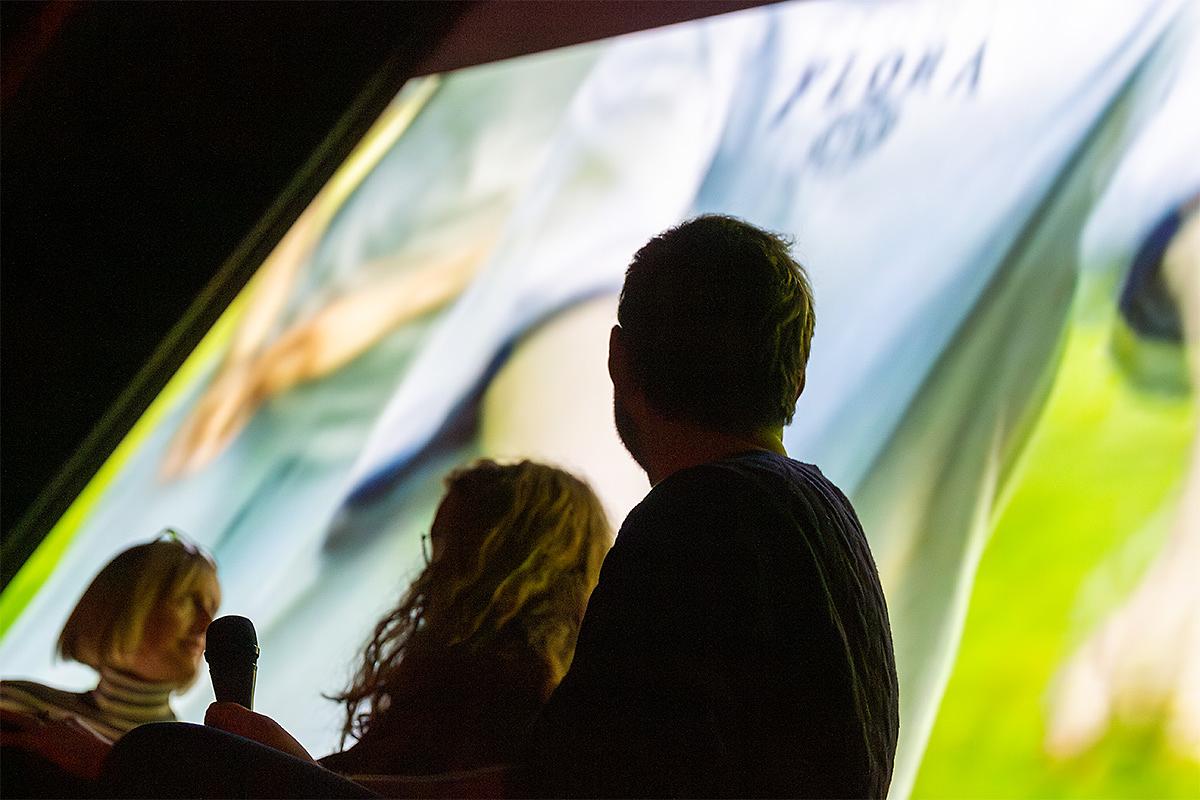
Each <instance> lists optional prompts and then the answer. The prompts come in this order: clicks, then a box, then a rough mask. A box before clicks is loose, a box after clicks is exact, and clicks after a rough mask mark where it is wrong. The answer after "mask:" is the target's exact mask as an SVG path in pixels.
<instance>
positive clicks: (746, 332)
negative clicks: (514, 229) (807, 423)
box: [617, 214, 815, 434]
mask: <svg viewBox="0 0 1200 800" xmlns="http://www.w3.org/2000/svg"><path fill="white" fill-rule="evenodd" d="M790 248H791V242H790V241H789V240H787V239H786V238H784V237H782V236H779V235H777V234H774V233H771V232H769V231H765V230H762V229H760V228H756V227H754V226H753V225H750V224H749V223H747V222H743V221H742V220H739V219H736V218H734V217H727V216H720V215H715V214H714V215H705V216H701V217H697V218H695V219H692V220H689V221H687V222H684V223H683V224H681V225H679V226H677V227H674V228H671V229H670V230H668V231H666V232H664V233H662V234H660V235H658V236H656V237H654V238H653V239H651V240H650V241H649V243H647V244H646V245H645V246H644V247H643V248H642V249H641V250H639V251H638V252H637V254H636V255H635V256H634V257H633V261H632V263H631V264H630V265H629V270H628V271H627V272H626V274H625V287H624V289H622V291H621V301H620V306H619V307H618V310H617V321H618V322H619V324H620V326H621V330H622V341H623V342H624V343H625V346H626V350H627V352H628V353H629V358H630V366H631V369H632V371H633V376H634V379H635V381H637V383H638V385H639V387H640V388H641V389H642V391H643V392H644V393H645V395H646V399H647V400H648V401H649V403H650V405H651V406H652V407H653V408H654V409H655V410H656V411H658V412H659V413H661V414H663V415H664V416H667V417H674V418H678V419H684V420H687V421H690V422H692V423H695V424H699V425H703V426H705V427H709V428H712V429H714V430H719V431H723V432H727V433H737V434H744V433H751V432H754V431H759V430H762V429H763V428H768V427H776V426H781V425H786V424H788V423H789V422H791V421H792V414H793V412H794V411H795V407H796V398H797V397H798V396H799V395H800V392H801V391H802V390H803V388H804V370H805V367H806V365H807V364H808V352H809V345H810V342H811V340H812V334H813V323H814V321H815V314H814V311H813V297H812V287H811V286H810V284H809V281H808V276H807V275H806V274H805V272H804V268H803V267H801V266H800V264H799V263H797V262H796V260H795V259H793V258H792V255H791V252H790Z"/></svg>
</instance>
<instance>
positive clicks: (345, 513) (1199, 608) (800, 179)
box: [0, 2, 1200, 797]
mask: <svg viewBox="0 0 1200 800" xmlns="http://www.w3.org/2000/svg"><path fill="white" fill-rule="evenodd" d="M1196 13H1197V11H1196V9H1195V8H1194V7H1193V6H1192V5H1190V4H1187V3H1182V2H1157V3H1137V4H1135V3H1116V2H1114V3H1110V4H1105V3H1100V4H1097V3H1094V2H1066V3H1055V4H1049V7H1047V4H1041V3H997V4H994V5H993V4H982V3H958V2H925V3H906V2H901V3H888V4H881V5H878V6H868V5H864V4H859V3H839V2H800V3H782V4H776V5H771V6H766V7H761V8H757V9H753V10H750V11H744V12H739V13H737V14H730V15H725V16H721V17H714V18H710V19H705V20H700V21H696V22H692V23H687V24H684V25H678V26H673V27H670V28H665V29H661V30H656V31H648V32H644V33H641V34H636V35H632V36H627V37H622V38H620V39H615V40H611V41H607V42H600V43H595V44H590V45H584V46H579V47H575V48H570V49H565V50H561V51H556V52H551V53H544V54H539V55H535V56H529V57H525V58H522V59H517V60H513V61H511V62H505V63H499V64H493V65H485V66H482V67H476V68H472V69H469V70H463V71H460V72H456V73H451V74H447V75H442V76H434V77H429V78H421V79H417V80H414V81H412V82H410V84H408V85H407V86H406V87H404V89H403V91H401V93H400V94H399V96H398V97H397V98H396V100H395V101H394V102H393V104H392V105H391V106H390V107H389V109H388V110H387V111H386V112H385V114H384V115H383V117H381V119H380V120H378V121H377V122H376V124H375V125H374V126H373V128H372V129H371V131H370V132H369V133H368V135H367V137H366V138H365V139H364V140H363V141H362V142H361V143H360V145H359V146H358V147H357V149H356V150H355V152H354V154H353V155H352V157H351V158H350V159H349V160H348V161H347V162H346V164H344V165H343V166H342V167H341V169H340V170H339V171H338V173H337V174H336V176H335V177H334V179H333V180H332V181H331V182H330V183H329V184H328V185H327V186H326V187H325V188H324V189H323V190H322V191H321V192H320V193H319V194H318V196H317V197H316V198H315V199H314V200H313V202H312V204H311V205H310V206H309V207H308V208H307V210H306V211H305V212H304V213H303V214H302V215H301V217H300V219H299V220H298V221H297V223H296V224H295V226H294V227H293V228H292V229H291V230H290V231H289V232H288V233H287V235H286V236H285V237H284V238H283V239H282V240H281V241H280V242H279V244H278V246H277V247H276V248H275V249H274V251H273V252H272V253H271V255H270V256H269V257H268V259H267V260H266V262H265V263H264V264H263V265H262V267H261V268H260V269H259V271H258V273H257V274H256V276H255V277H254V279H253V280H252V281H251V282H250V284H249V285H248V286H247V287H246V289H245V291H244V292H243V293H242V294H241V295H240V296H239V297H238V299H237V300H236V301H235V303H234V304H233V305H232V306H231V307H230V309H229V310H228V311H227V312H226V314H225V315H224V316H223V317H222V319H221V321H220V322H219V323H218V324H217V326H216V327H214V329H213V330H212V331H210V332H209V333H208V335H207V336H206V337H205V339H204V340H203V341H202V343H201V345H200V346H199V347H198V349H197V350H196V351H195V353H194V354H193V355H192V356H191V358H190V359H189V360H188V362H187V363H186V364H185V366H184V367H183V369H182V370H181V371H180V372H179V373H178V374H177V375H176V376H175V377H174V379H173V380H172V382H171V383H170V385H169V386H168V387H167V389H166V390H165V391H164V393H163V394H162V396H160V397H159V398H158V400H157V401H156V402H155V404H154V405H153V406H152V407H151V409H150V410H149V411H148V413H147V414H146V416H145V417H144V418H143V419H142V420H141V421H140V422H139V423H138V424H137V425H136V426H135V428H134V429H133V430H132V431H131V432H130V434H129V436H128V437H127V438H126V440H125V441H124V442H123V443H122V445H121V446H120V447H119V448H118V450H117V451H116V452H115V453H114V454H113V456H112V457H111V459H110V460H109V462H108V463H107V464H106V465H105V466H104V467H103V468H102V469H101V471H100V472H99V474H98V475H97V477H96V479H95V480H94V481H93V483H92V484H91V485H90V486H89V487H88V488H87V489H86V490H85V492H84V493H83V494H82V495H81V496H80V498H79V499H78V500H77V501H76V503H75V504H74V505H73V506H72V508H71V510H70V511H69V512H68V513H67V515H66V516H64V518H63V519H62V520H61V521H60V522H59V524H58V525H57V526H56V527H55V529H54V530H53V531H52V532H51V533H50V535H49V536H48V537H47V539H46V540H45V542H44V543H43V545H42V546H41V548H40V549H39V550H38V552H37V553H36V554H35V555H34V556H33V558H31V559H30V561H29V562H28V563H27V564H26V565H25V567H24V568H23V570H22V572H21V573H20V574H19V575H18V576H17V578H16V579H15V580H14V581H13V582H12V584H10V586H8V587H7V588H6V590H5V592H4V595H3V597H2V598H0V609H2V610H3V615H2V622H3V626H4V628H3V639H2V640H0V664H2V666H3V672H4V674H5V675H6V676H9V675H11V676H13V677H18V676H19V677H31V678H37V679H39V680H43V681H46V682H49V683H53V684H56V685H62V686H75V685H78V686H83V685H84V680H83V679H81V678H80V677H79V674H80V673H78V672H77V671H76V670H75V668H74V667H72V666H71V665H63V664H54V663H53V662H52V661H51V653H52V651H53V642H54V639H55V637H56V635H57V631H58V628H59V626H60V625H61V623H62V620H63V619H65V617H66V614H67V613H68V612H69V611H70V609H71V607H72V606H73V604H74V602H75V600H76V599H77V597H78V594H79V592H80V591H82V588H83V586H84V585H85V584H86V581H87V579H88V578H89V577H90V575H91V574H92V573H94V571H95V569H96V568H97V566H98V565H99V564H102V563H103V562H104V561H105V560H107V559H108V558H109V557H111V556H112V555H113V554H114V553H115V552H117V551H119V550H121V549H122V548H123V547H125V546H127V545H128V544H130V543H133V542H135V541H138V540H143V539H145V538H147V537H149V536H151V535H153V534H154V533H155V532H156V531H158V530H159V529H161V528H163V527H166V526H171V527H175V528H179V529H182V530H184V531H186V532H187V533H188V534H189V535H190V536H191V537H192V538H193V539H195V540H196V541H197V542H199V543H202V544H204V545H205V546H207V547H208V548H210V549H211V550H212V552H213V553H214V555H215V557H216V559H217V561H218V563H219V565H220V569H221V580H222V586H223V607H222V613H237V614H244V615H246V616H249V617H251V618H252V619H253V620H254V621H255V623H256V625H257V627H258V630H259V638H260V642H261V646H262V656H261V660H260V663H259V675H260V679H259V688H258V694H257V697H256V705H257V707H258V708H259V709H260V710H263V711H264V712H266V713H268V714H270V715H271V716H273V717H274V718H275V719H277V720H278V721H279V722H280V723H281V724H283V725H284V727H286V728H287V729H288V730H289V731H291V732H293V733H294V734H295V735H296V736H297V737H298V738H299V739H300V740H301V741H302V742H303V743H304V744H305V745H306V746H307V747H308V748H309V749H310V750H311V751H313V752H321V753H324V752H329V751H330V750H331V749H334V747H335V746H336V744H337V740H338V735H339V733H340V731H341V727H342V725H341V723H342V719H341V718H340V716H339V715H340V714H341V710H340V708H339V707H338V706H337V705H336V704H335V703H332V702H329V701H327V700H324V699H323V698H322V697H321V694H322V693H326V694H332V693H336V692H337V691H339V690H341V689H343V688H345V686H346V682H347V680H348V678H349V674H350V670H351V667H352V655H351V654H353V653H354V652H355V651H356V649H357V648H358V647H359V646H360V645H361V644H362V643H363V641H364V640H365V639H366V638H367V636H368V634H369V632H370V627H371V625H372V623H373V622H374V621H375V620H376V619H377V618H378V617H379V616H380V615H381V613H382V612H384V611H386V610H387V609H389V608H391V607H392V606H394V604H395V602H396V600H397V598H398V597H399V596H400V594H401V593H402V592H403V590H404V589H405V587H406V586H407V583H408V581H409V580H411V578H412V577H414V576H415V575H416V574H417V572H419V570H420V567H421V566H422V564H423V561H422V557H421V550H420V541H421V536H422V534H424V533H426V532H427V531H428V526H429V524H430V520H431V518H432V515H433V510H434V507H435V506H436V504H437V501H438V499H439V497H440V495H441V491H442V486H441V482H440V481H441V477H442V476H443V475H444V474H445V473H446V472H447V471H448V470H449V469H451V468H452V467H454V466H457V465H460V464H461V463H463V462H465V461H468V460H470V459H471V458H474V457H477V456H489V457H494V458H500V459H507V458H518V457H530V458H536V459H539V460H543V461H547V462H551V463H555V464H559V465H561V466H563V467H565V468H567V469H570V470H572V471H574V472H576V473H578V474H580V475H582V476H584V477H585V478H587V479H588V481H589V482H590V483H591V484H592V486H593V487H594V488H595V489H596V491H597V494H598V495H599V496H600V498H601V500H602V502H603V503H604V505H605V507H606V509H607V511H608V513H609V515H610V517H611V518H612V520H613V522H614V527H615V526H616V525H617V524H619V522H620V520H621V518H622V517H623V516H624V514H625V513H626V512H627V511H628V510H629V508H630V507H632V505H633V504H634V503H636V502H637V501H638V500H639V499H640V497H641V496H642V495H643V494H644V493H645V491H646V490H647V489H648V485H647V483H646V480H645V477H644V475H643V474H642V473H640V471H639V470H638V469H637V467H636V466H635V465H634V464H633V462H632V460H631V459H629V457H628V456H627V455H626V454H625V452H624V450H623V449H622V448H621V446H620V444H619V443H618V440H617V437H616V433H615V431H614V430H613V426H612V421H611V416H612V410H611V388H610V386H609V384H608V378H607V373H606V367H605V357H606V348H607V341H608V330H609V328H610V326H611V325H612V323H613V322H614V320H615V308H616V298H617V293H618V292H619V290H620V286H621V280H622V277H623V270H624V267H625V265H626V264H627V263H628V260H629V258H630V256H631V255H632V254H633V252H634V251H635V250H636V249H637V248H638V247H639V246H640V245H641V244H643V243H644V242H645V241H646V240H647V239H648V238H649V237H650V236H652V235H653V234H655V233H657V232H659V231H661V230H662V229H664V228H666V227H669V226H670V225H672V224H674V223H676V222H678V221H680V220H683V219H686V218H688V217H690V216H693V215H696V214H699V213H706V212H719V213H726V214H732V215H735V216H738V217H742V218H744V219H747V220H748V221H750V222H753V223H755V224H757V225H760V226H763V227H767V228H770V229H773V230H776V231H780V232H783V233H786V234H788V235H789V236H792V237H793V238H794V239H795V242H796V244H795V253H796V255H797V257H798V259H799V260H800V261H801V262H802V263H804V264H805V265H806V267H807V268H808V270H809V273H810V275H811V278H812V282H813V285H814V290H815V294H816V302H817V320H818V321H817V327H816V335H815V338H814V342H813V351H812V359H811V361H810V364H809V371H808V378H807V388H806V389H805V392H804V394H803V396H802V397H801V399H800V402H799V404H798V406H797V412H796V415H795V419H794V422H793V423H792V425H791V426H790V427H789V428H788V429H787V431H786V432H785V443H786V445H787V448H788V451H789V453H790V454H791V455H792V456H793V457H794V458H798V459H800V460H802V461H809V462H813V463H816V464H818V465H820V466H821V468H822V470H823V471H824V472H825V473H826V474H827V475H828V476H829V477H830V478H831V479H832V480H833V481H835V482H836V483H837V484H838V485H839V486H841V487H842V488H843V489H844V490H845V491H846V492H847V493H848V494H849V496H850V497H851V499H852V501H853V503H854V505H855V508H856V509H857V511H858V513H859V516H860V518H861V519H862V522H863V527H864V530H865V531H866V532H867V535H868V538H869V539H870V541H871V545H872V549H873V552H874V554H875V558H876V561H877V563H878V565H879V568H880V573H881V577H882V579H883V583H884V587H885V590H886V592H887V597H888V603H889V610H890V615H891V619H892V624H893V633H894V637H895V643H896V656H897V667H898V671H899V676H900V688H901V741H900V750H899V753H898V756H897V766H896V774H895V779H894V783H893V789H892V796H893V797H903V796H906V795H908V794H912V795H914V796H927V797H951V796H955V797H959V796H964V795H970V796H1046V795H1056V796H1095V795H1097V794H1103V795H1108V796H1131V795H1137V794H1155V795H1161V796H1172V795H1174V796H1182V795H1188V794H1192V793H1194V786H1195V785H1196V783H1195V781H1196V778H1197V777H1200V776H1198V771H1200V767H1198V766H1197V765H1198V764H1200V593H1198V592H1197V591H1196V589H1195V579H1194V576H1193V573H1194V571H1195V569H1194V566H1190V565H1194V564H1195V563H1196V561H1197V557H1198V554H1200V449H1197V448H1200V443H1198V442H1200V440H1198V439H1197V437H1196V430H1197V416H1196V403H1195V399H1194V394H1193V393H1192V391H1191V389H1190V387H1192V386H1195V385H1197V380H1198V379H1200V345H1198V342H1200V221H1198V220H1200V213H1198V209H1197V197H1198V196H1200V159H1197V158H1196V157H1195V152H1194V151H1195V143H1196V142H1198V141H1200V112H1198V111H1197V109H1200V96H1198V94H1200V88H1198V87H1200V35H1198V33H1197V28H1196ZM210 697H211V696H210V693H209V690H208V687H207V686H205V685H204V684H203V682H202V683H201V684H200V685H198V686H197V687H196V688H195V689H194V690H193V691H192V694H190V695H189V696H188V697H187V698H186V701H185V703H184V704H183V705H182V706H181V707H180V710H181V711H182V714H181V716H182V717H183V718H185V719H193V720H197V719H199V718H200V717H201V716H202V714H203V709H204V707H205V705H206V704H207V702H208V701H209V699H210Z"/></svg>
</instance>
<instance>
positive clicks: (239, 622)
mask: <svg viewBox="0 0 1200 800" xmlns="http://www.w3.org/2000/svg"><path fill="white" fill-rule="evenodd" d="M204 660H205V661H207V662H208V663H209V664H212V663H213V662H214V661H222V662H223V661H229V660H235V661H249V662H250V663H252V664H253V663H255V662H257V661H258V636H257V635H256V634H255V632H254V623H253V622H251V621H250V620H248V619H246V618H245V617H239V616H237V615H235V614H230V615H229V616H226V617H220V618H218V619H214V620H213V621H212V622H210V623H209V624H208V631H207V633H205V636H204Z"/></svg>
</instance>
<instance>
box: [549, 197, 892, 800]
mask: <svg viewBox="0 0 1200 800" xmlns="http://www.w3.org/2000/svg"><path fill="white" fill-rule="evenodd" d="M617 319H618V324H617V325H616V326H615V327H614V328H613V329H612V333H611V336H610V340H609V372H610V374H611V376H612V381H613V406H614V415H615V418H616V425H617V430H618V432H619V434H620V436H621V439H622V441H623V442H624V443H625V445H626V447H627V448H628V450H629V452H630V453H631V454H632V455H633V457H634V459H635V460H636V461H637V462H638V464H639V465H641V467H642V468H643V469H645V471H646V473H647V475H648V476H649V479H650V483H651V485H652V487H653V488H652V489H651V490H650V493H649V494H648V495H647V496H646V498H645V499H644V500H643V501H642V502H641V503H640V504H639V505H638V506H637V507H635V508H634V509H633V511H631V512H630V514H629V516H628V517H627V518H626V520H625V523H624V524H623V525H622V527H621V530H620V532H619V534H618V536H617V540H616V544H615V545H614V546H613V548H612V551H611V552H610V553H609V554H608V557H607V558H606V560H605V564H604V571H603V573H602V575H601V577H600V581H599V584H598V585H597V587H596V590H595V592H594V593H593V594H592V597H591V601H590V603H589V605H588V609H587V615H586V616H585V617H584V620H583V625H582V627H581V629H580V632H579V641H578V646H577V648H576V651H575V658H574V661H573V663H572V665H571V669H570V670H569V672H568V673H567V675H566V677H565V678H564V679H563V681H562V683H561V684H560V685H559V687H558V689H557V690H556V691H555V692H554V695H553V696H552V697H551V699H550V701H549V703H548V704H547V706H546V708H545V709H544V711H543V714H542V717H541V719H540V721H539V723H538V726H537V729H536V733H535V735H534V745H533V748H532V751H531V755H530V757H531V761H532V770H531V777H532V779H533V780H534V786H533V788H534V789H535V790H536V791H538V792H540V793H543V794H545V796H551V797H561V796H581V797H647V796H650V797H652V796H658V797H668V796H675V797H681V796H687V797H709V796H737V797H754V796H775V797H884V796H885V795H886V794H887V790H888V785H889V781H890V779H891V774H892V764H893V759H894V756H895V751H896V737H897V732H898V726H899V720H898V710H897V700H898V691H897V684H896V670H895V662H894V658H893V652H892V640H891V632H890V626H889V623H888V615H887V609H886V606H885V603H884V597H883V592H882V589H881V586H880V583H879V578H878V574H877V571H876V568H875V563H874V560H873V559H872V557H871V553H870V550H869V549H868V546H867V540H866V538H865V537H864V534H863V531H862V528H861V526H860V525H859V522H858V519H857V517H856V515H855V513H854V510H853V508H851V506H850V503H849V501H848V500H847V499H846V497H845V496H844V495H843V494H842V492H840V491H839V490H838V489H837V487H835V486H834V485H833V484H832V483H830V481H829V480H828V479H826V478H825V477H824V476H823V475H822V474H821V472H820V471H819V470H818V469H817V468H816V467H815V466H812V465H810V464H804V463H801V462H798V461H793V460H792V459H790V458H788V456H787V454H786V452H785V450H784V447H783V438H782V435H783V428H784V426H785V425H787V424H788V423H789V422H790V421H791V419H792V416H793V412H794V407H795V404H796V400H797V399H798V397H799V395H800V392H801V390H802V389H803V388H804V376H805V366H806V363H807V360H808V353H809V344H810V340H811V337H812V332H813V320H814V313H813V306H812V292H811V289H810V287H809V282H808V279H807V276H806V275H805V273H804V270H803V269H802V268H801V266H800V265H799V264H797V263H796V262H795V261H794V260H793V258H792V256H791V255H790V253H789V244H788V243H787V242H786V241H784V240H782V239H781V238H779V237H778V236H776V235H774V234H771V233H768V232H765V231H762V230H759V229H758V228H755V227H753V226H751V225H749V224H747V223H745V222H742V221H740V220H737V219H733V218H730V217H722V216H704V217H699V218H697V219H694V220H692V221H690V222H686V223H684V224H682V225H680V226H678V227H676V228H674V229H672V230H669V231H667V232H665V233H663V234H661V235H660V236H658V237H656V238H654V239H652V240H651V241H650V242H649V243H648V244H647V245H646V246H645V247H643V248H642V249H641V250H640V251H639V252H638V253H637V254H636V255H635V256H634V258H633V261H632V263H631V265H630V267H629V270H628V272H627V273H626V278H625V286H624V289H623V291H622V293H621V298H620V305H619V310H618V317H617Z"/></svg>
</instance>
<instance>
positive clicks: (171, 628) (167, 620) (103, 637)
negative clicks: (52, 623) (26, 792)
mask: <svg viewBox="0 0 1200 800" xmlns="http://www.w3.org/2000/svg"><path fill="white" fill-rule="evenodd" d="M220 602H221V589H220V585H219V584H218V582H217V569H216V565H215V564H214V563H213V560H212V558H211V557H209V556H208V555H207V554H206V553H205V552H204V551H202V550H200V549H198V548H197V547H195V546H193V545H191V544H189V543H187V542H185V541H184V540H182V539H180V538H179V537H178V536H177V535H176V534H175V533H174V532H168V533H166V534H164V535H163V536H162V537H160V538H158V539H156V540H155V541H152V542H148V543H146V544H141V545H137V546H136V547H131V548H129V549H128V550H125V551H124V552H122V553H120V554H118V555H117V556H116V557H115V558H114V559H113V560H112V561H110V562H109V563H108V564H107V565H105V567H104V568H103V569H102V570H100V572H99V574H97V575H96V577H95V578H94V579H93V580H92V582H91V585H89V586H88V588H87V590H86V591H85V592H84V593H83V596H82V597H81V598H80V599H79V602H78V603H77V604H76V606H75V610H74V611H72V612H71V615H70V617H68V619H67V622H66V624H65V625H64V626H63V630H62V633H61V634H60V635H59V639H58V653H59V655H60V656H61V657H62V658H63V659H66V660H70V661H78V662H81V663H83V664H86V665H87V666H89V667H91V668H92V669H94V670H96V672H98V673H99V674H100V682H99V684H98V685H97V686H96V688H94V689H92V690H91V691H87V692H80V693H75V692H68V691H63V690H61V689H54V688H51V687H49V686H44V685H42V684H40V683H33V682H31V681H10V680H5V681H4V682H3V683H0V709H3V712H4V730H3V733H2V734H0V736H2V739H0V741H2V742H3V745H4V747H6V748H7V747H15V748H18V749H24V750H29V751H32V752H34V753H37V754H39V755H41V756H43V757H45V758H48V759H49V760H50V761H52V762H54V763H57V764H60V765H65V766H67V767H68V768H70V767H71V766H72V765H76V764H77V763H80V762H83V761H86V760H87V759H88V758H89V757H90V755H92V754H94V752H95V750H97V749H98V750H99V751H101V752H103V750H105V749H106V746H107V744H109V743H111V742H114V741H116V740H117V739H119V738H120V737H121V736H122V735H123V734H125V733H127V732H128V731H130V730H132V729H133V728H135V727H136V726H138V725H142V724H144V723H147V722H164V721H168V720H173V719H175V715H174V713H173V712H172V711H171V706H170V703H169V699H170V696H171V694H172V693H174V692H178V691H181V690H183V689H185V688H187V687H188V686H190V685H191V684H192V683H193V681H195V679H196V675H197V672H198V669H199V666H200V658H201V655H202V654H203V652H204V632H205V630H206V629H207V627H208V623H209V622H211V621H212V618H213V616H214V615H215V614H216V611H217V607H218V606H219V605H220ZM65 729H70V730H69V731H65ZM80 729H82V730H83V731H86V732H88V733H90V734H91V735H92V736H91V737H87V736H85V737H80V736H77V735H75V734H76V733H78V732H79V730H80ZM64 731H65V732H64ZM81 741H82V742H84V743H87V742H89V741H92V743H93V745H98V747H94V748H93V750H91V751H89V750H87V749H86V748H82V749H81V748H79V746H78V743H79V742H81ZM63 742H70V743H72V744H70V745H69V746H67V747H64V746H63ZM10 769H15V767H14V765H12V764H11V763H6V770H5V771H6V772H8V771H10ZM10 777H11V776H10Z"/></svg>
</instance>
